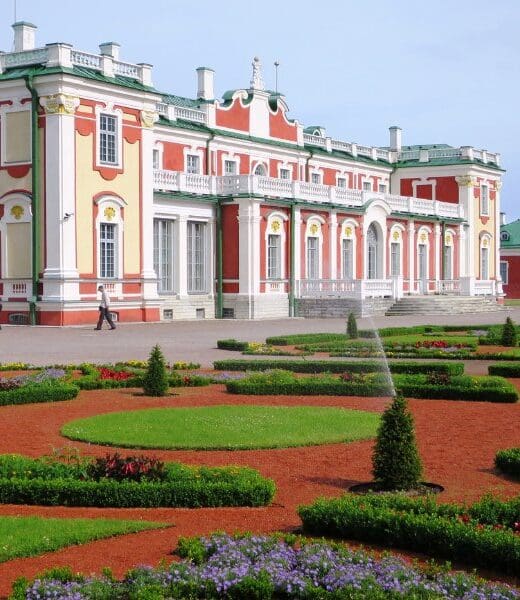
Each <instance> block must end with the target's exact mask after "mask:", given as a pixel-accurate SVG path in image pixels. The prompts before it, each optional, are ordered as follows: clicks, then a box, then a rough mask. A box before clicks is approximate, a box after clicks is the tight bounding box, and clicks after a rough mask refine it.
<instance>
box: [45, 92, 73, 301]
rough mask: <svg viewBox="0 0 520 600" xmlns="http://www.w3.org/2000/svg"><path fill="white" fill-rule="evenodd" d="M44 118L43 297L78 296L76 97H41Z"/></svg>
mask: <svg viewBox="0 0 520 600" xmlns="http://www.w3.org/2000/svg"><path fill="white" fill-rule="evenodd" d="M41 103H42V106H43V107H44V109H45V111H46V117H45V119H46V122H45V156H46V171H45V197H46V202H45V227H46V231H45V241H46V252H45V268H44V271H43V294H42V300H43V301H65V302H67V301H70V300H79V273H78V270H77V263H76V227H77V224H76V216H75V212H76V192H75V183H76V182H75V176H74V174H75V152H74V150H73V149H74V136H75V132H74V112H75V108H76V106H77V105H78V104H79V99H78V98H76V97H72V96H67V95H64V94H58V95H55V96H47V97H44V98H42V100H41Z"/></svg>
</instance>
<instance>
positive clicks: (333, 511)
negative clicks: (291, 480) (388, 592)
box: [298, 495, 520, 574]
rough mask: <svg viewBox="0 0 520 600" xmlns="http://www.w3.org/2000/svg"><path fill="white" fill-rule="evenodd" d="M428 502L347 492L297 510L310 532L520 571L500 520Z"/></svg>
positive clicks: (515, 541) (512, 537) (515, 545)
mask: <svg viewBox="0 0 520 600" xmlns="http://www.w3.org/2000/svg"><path fill="white" fill-rule="evenodd" d="M414 505H415V507H416V508H417V510H414V509H413V506H414ZM433 505H434V502H433V503H431V502H430V503H429V504H428V502H427V501H421V500H411V499H409V498H405V497H403V496H399V495H397V496H386V497H380V498H378V497H377V496H370V495H367V496H353V495H346V496H344V497H343V498H334V499H326V498H318V499H317V500H316V501H315V502H314V503H313V504H311V505H306V506H300V507H299V509H298V514H299V516H300V518H301V520H302V523H303V527H304V530H305V531H306V532H307V533H311V534H313V535H320V536H335V537H341V538H347V539H354V540H359V541H364V542H371V543H383V544H385V545H389V546H396V547H399V548H403V549H406V550H414V551H420V552H425V553H426V554H428V555H431V556H437V557H442V558H446V559H449V560H457V561H461V562H465V563H468V564H471V565H476V566H477V565H478V566H481V567H487V568H493V569H496V570H497V571H502V572H505V573H510V574H516V573H518V572H520V536H518V535H516V534H515V533H514V532H513V530H512V529H507V530H505V529H502V527H503V525H502V523H489V521H488V520H484V523H485V524H481V525H480V527H479V526H478V524H471V523H466V522H463V521H462V520H457V516H460V517H462V515H463V514H465V513H467V509H465V508H464V507H459V506H457V505H451V506H450V505H447V508H445V509H444V512H443V509H440V510H437V509H433V508H432V507H433ZM421 507H423V509H422V510H421ZM450 508H451V510H452V514H451V515H450V514H449V511H450ZM469 510H470V511H471V507H470V509H469ZM516 510H518V507H516ZM468 517H469V519H471V516H470V515H469V514H468ZM473 518H475V516H474V515H473ZM485 525H489V526H493V525H494V526H498V527H501V528H500V529H490V528H486V527H485Z"/></svg>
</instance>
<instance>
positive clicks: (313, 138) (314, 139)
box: [303, 133, 327, 148]
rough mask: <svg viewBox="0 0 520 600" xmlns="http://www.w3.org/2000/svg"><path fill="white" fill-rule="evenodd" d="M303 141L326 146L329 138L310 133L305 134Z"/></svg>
mask: <svg viewBox="0 0 520 600" xmlns="http://www.w3.org/2000/svg"><path fill="white" fill-rule="evenodd" d="M303 141H304V143H305V144H311V145H312V146H321V147H323V148H324V147H325V146H326V144H327V139H326V138H324V137H321V135H311V134H310V133H304V134H303Z"/></svg>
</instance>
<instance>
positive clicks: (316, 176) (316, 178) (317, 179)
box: [311, 173, 321, 183]
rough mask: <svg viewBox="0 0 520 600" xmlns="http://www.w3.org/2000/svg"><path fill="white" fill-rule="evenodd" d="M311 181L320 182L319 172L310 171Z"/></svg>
mask: <svg viewBox="0 0 520 600" xmlns="http://www.w3.org/2000/svg"><path fill="white" fill-rule="evenodd" d="M311 183H321V173H311Z"/></svg>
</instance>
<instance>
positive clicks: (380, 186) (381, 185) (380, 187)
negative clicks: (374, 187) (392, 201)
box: [379, 183, 386, 194]
mask: <svg viewBox="0 0 520 600" xmlns="http://www.w3.org/2000/svg"><path fill="white" fill-rule="evenodd" d="M379 191H380V192H381V193H382V194H386V183H380V184H379Z"/></svg>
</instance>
